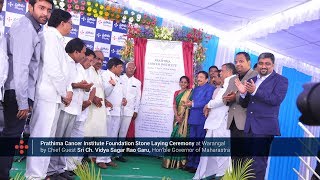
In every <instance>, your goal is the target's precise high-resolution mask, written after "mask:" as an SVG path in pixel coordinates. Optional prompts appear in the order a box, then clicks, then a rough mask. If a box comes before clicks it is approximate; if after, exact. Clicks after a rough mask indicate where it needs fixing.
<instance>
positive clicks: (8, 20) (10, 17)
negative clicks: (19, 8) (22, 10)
mask: <svg viewBox="0 0 320 180" xmlns="http://www.w3.org/2000/svg"><path fill="white" fill-rule="evenodd" d="M22 16H23V15H22V14H17V13H12V12H6V18H5V22H4V24H5V26H6V27H11V25H12V23H13V22H15V21H17V20H18V19H20V18H21V17H22Z"/></svg>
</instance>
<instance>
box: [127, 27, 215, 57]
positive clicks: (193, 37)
mask: <svg viewBox="0 0 320 180" xmlns="http://www.w3.org/2000/svg"><path fill="white" fill-rule="evenodd" d="M127 36H128V38H147V39H160V40H169V41H171V40H173V41H189V42H191V43H195V44H196V45H197V46H196V49H195V52H194V61H195V63H202V62H203V61H204V60H205V58H206V56H205V53H206V50H207V49H206V48H205V47H203V45H202V42H206V41H207V40H209V39H211V36H210V35H208V34H206V33H204V32H203V31H202V29H195V28H193V29H190V30H183V29H178V28H176V29H173V28H168V27H158V26H155V27H153V28H151V27H149V26H139V25H128V34H127Z"/></svg>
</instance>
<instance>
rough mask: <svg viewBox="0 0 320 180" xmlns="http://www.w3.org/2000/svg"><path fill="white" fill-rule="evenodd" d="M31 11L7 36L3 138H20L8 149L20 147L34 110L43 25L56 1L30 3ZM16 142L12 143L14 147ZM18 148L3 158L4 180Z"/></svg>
mask: <svg viewBox="0 0 320 180" xmlns="http://www.w3.org/2000/svg"><path fill="white" fill-rule="evenodd" d="M28 8H29V12H28V13H26V15H25V16H23V17H21V18H20V19H19V20H17V21H16V22H14V23H13V24H12V26H11V28H10V30H9V33H8V36H7V43H8V57H9V72H8V78H7V81H6V83H5V94H4V104H3V107H4V121H5V126H4V129H3V132H2V135H1V137H2V138H4V137H16V138H17V139H16V141H14V142H10V143H9V142H8V144H7V146H8V147H9V146H11V145H12V147H13V145H14V144H18V142H19V141H18V139H19V137H20V134H21V133H22V131H23V127H24V124H25V120H26V118H27V116H28V113H30V110H31V108H32V104H33V100H34V94H35V84H36V79H37V77H38V65H39V61H40V39H39V36H38V33H39V31H40V30H41V24H45V23H47V20H48V19H49V17H50V15H51V10H52V8H53V1H52V0H42V1H40V0H30V1H29V7H28ZM11 143H12V144H11ZM13 155H14V149H13V148H12V150H11V149H10V150H8V156H7V157H1V158H0V179H9V171H10V169H11V167H12V161H13Z"/></svg>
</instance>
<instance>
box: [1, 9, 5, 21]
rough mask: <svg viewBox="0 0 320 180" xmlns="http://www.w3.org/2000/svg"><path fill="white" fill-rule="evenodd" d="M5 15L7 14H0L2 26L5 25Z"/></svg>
mask: <svg viewBox="0 0 320 180" xmlns="http://www.w3.org/2000/svg"><path fill="white" fill-rule="evenodd" d="M4 13H5V12H3V11H2V12H1V14H0V23H2V24H4V23H3V22H4V21H5V19H4V17H5V15H4Z"/></svg>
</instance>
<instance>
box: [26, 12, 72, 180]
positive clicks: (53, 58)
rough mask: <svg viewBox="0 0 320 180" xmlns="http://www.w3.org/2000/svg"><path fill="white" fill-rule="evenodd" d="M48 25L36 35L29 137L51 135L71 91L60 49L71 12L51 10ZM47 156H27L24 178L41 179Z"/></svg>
mask: <svg viewBox="0 0 320 180" xmlns="http://www.w3.org/2000/svg"><path fill="white" fill-rule="evenodd" d="M48 26H49V27H48V28H47V29H45V30H44V32H42V33H41V35H40V42H41V44H42V45H41V57H40V68H39V77H38V82H37V86H36V95H35V104H34V109H33V116H32V119H31V122H30V130H31V132H30V137H31V138H33V137H54V136H55V132H56V128H57V122H58V118H59V115H60V110H61V107H60V106H61V103H64V104H65V105H69V104H70V102H71V99H72V92H67V87H68V85H69V84H70V79H71V78H70V77H69V65H70V63H71V64H72V63H74V62H71V61H68V60H67V54H66V51H65V49H64V46H65V45H64V37H63V36H66V35H68V34H69V33H70V31H71V29H72V21H71V14H70V13H68V12H66V11H63V10H61V9H56V10H54V11H53V12H52V14H51V17H50V19H49V21H48ZM49 163H50V157H34V156H33V157H31V156H29V157H28V158H27V165H26V174H25V176H26V177H27V179H36V180H37V179H44V178H45V177H46V176H47V170H48V166H49Z"/></svg>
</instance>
